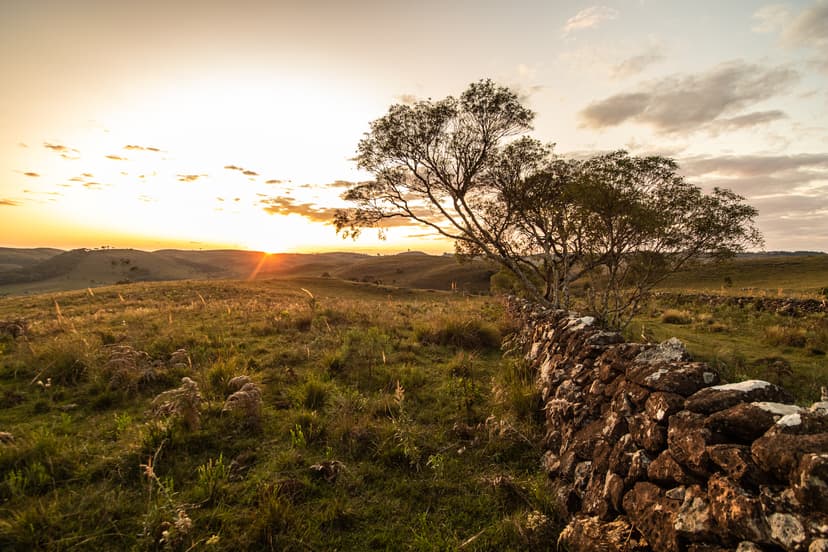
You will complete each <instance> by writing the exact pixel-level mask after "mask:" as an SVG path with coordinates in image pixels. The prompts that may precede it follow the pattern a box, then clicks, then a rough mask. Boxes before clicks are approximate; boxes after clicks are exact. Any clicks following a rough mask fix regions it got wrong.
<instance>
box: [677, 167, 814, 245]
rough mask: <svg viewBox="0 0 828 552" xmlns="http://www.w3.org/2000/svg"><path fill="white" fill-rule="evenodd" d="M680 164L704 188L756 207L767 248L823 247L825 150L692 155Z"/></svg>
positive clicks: (686, 173) (683, 171)
mask: <svg viewBox="0 0 828 552" xmlns="http://www.w3.org/2000/svg"><path fill="white" fill-rule="evenodd" d="M680 166H681V172H682V174H684V175H685V176H686V177H687V178H688V180H689V181H691V182H694V183H696V184H699V185H702V186H703V187H704V188H706V189H711V188H713V187H714V186H717V187H721V188H729V189H731V190H733V191H735V192H736V193H738V194H740V195H743V196H745V197H746V198H747V203H749V204H750V205H752V206H754V207H756V208H757V209H758V210H759V217H758V219H757V222H758V225H759V228H760V230H761V231H762V232H763V233H764V234H765V239H766V241H767V247H768V249H823V250H824V249H826V245H825V244H828V153H802V154H795V155H725V156H695V157H688V158H685V159H683V160H680Z"/></svg>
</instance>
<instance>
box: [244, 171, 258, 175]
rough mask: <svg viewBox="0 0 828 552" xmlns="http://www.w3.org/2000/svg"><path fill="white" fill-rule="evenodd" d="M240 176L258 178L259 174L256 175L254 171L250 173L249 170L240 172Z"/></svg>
mask: <svg viewBox="0 0 828 552" xmlns="http://www.w3.org/2000/svg"><path fill="white" fill-rule="evenodd" d="M242 174H243V175H245V176H259V173H257V172H256V171H250V170H244V171H242Z"/></svg>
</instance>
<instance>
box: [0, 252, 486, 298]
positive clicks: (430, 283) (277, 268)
mask: <svg viewBox="0 0 828 552" xmlns="http://www.w3.org/2000/svg"><path fill="white" fill-rule="evenodd" d="M0 260H3V261H4V263H3V264H4V266H7V267H8V268H7V269H5V270H0V294H21V293H38V292H47V291H63V290H70V289H82V288H86V287H96V286H101V285H111V284H117V283H126V282H140V281H164V280H212V279H259V280H261V279H267V278H279V277H297V276H315V277H318V276H325V277H331V278H341V279H347V280H354V281H362V282H371V283H382V284H389V285H396V286H400V287H413V288H424V289H443V290H446V289H452V285H454V286H456V288H457V289H460V290H466V291H472V292H484V291H488V289H489V277H490V276H491V274H492V273H494V269H493V268H492V267H491V266H490V265H489V264H487V263H483V262H479V261H478V262H474V263H469V264H464V265H461V264H459V263H458V262H457V261H456V260H455V259H454V258H453V257H451V256H434V255H426V254H424V253H420V254H414V253H405V254H400V255H387V256H372V255H365V254H360V253H344V252H338V253H311V254H300V253H279V254H273V255H265V254H263V253H260V252H255V251H238V250H214V251H185V250H175V249H164V250H159V251H154V252H146V251H139V250H135V249H75V250H72V251H60V250H56V249H20V250H15V249H3V250H0Z"/></svg>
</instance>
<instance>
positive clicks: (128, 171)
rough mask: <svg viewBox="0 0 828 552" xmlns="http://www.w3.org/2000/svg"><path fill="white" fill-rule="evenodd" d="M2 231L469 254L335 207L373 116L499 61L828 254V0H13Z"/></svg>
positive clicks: (778, 235) (455, 84) (82, 238)
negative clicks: (358, 232)
mask: <svg viewBox="0 0 828 552" xmlns="http://www.w3.org/2000/svg"><path fill="white" fill-rule="evenodd" d="M0 75H3V85H2V86H0V246H9V247H41V246H43V247H57V248H61V249H71V248H76V247H99V246H103V245H107V246H112V247H134V248H138V249H144V250H156V249H162V248H169V247H175V248H182V249H214V248H244V249H254V250H264V251H269V252H277V251H303V252H304V251H308V252H309V251H329V250H364V251H387V252H394V251H405V250H409V249H411V250H415V249H416V250H423V251H429V252H440V251H451V250H452V247H451V244H449V243H447V242H445V241H441V240H438V239H435V238H434V237H433V236H430V235H429V234H428V232H426V231H425V230H424V229H422V228H418V227H405V226H403V227H395V228H392V229H390V230H389V232H388V236H387V239H386V240H385V241H380V240H379V239H378V238H377V237H376V236H375V234H374V233H372V232H365V233H363V235H362V237H361V238H360V239H359V241H357V242H353V241H350V240H348V241H344V240H342V238H340V237H339V236H337V235H336V233H335V230H334V228H333V226H332V225H331V224H330V222H331V217H332V215H333V211H334V210H335V209H337V208H341V207H347V203H345V202H343V201H342V200H341V199H340V195H341V194H342V192H343V191H344V190H345V189H346V187H347V185H348V183H349V182H359V181H364V180H368V179H370V178H371V175H370V174H368V173H364V172H362V171H360V170H358V169H357V167H356V164H355V162H354V161H353V157H354V156H355V153H356V147H357V144H358V142H359V140H360V138H361V137H362V136H363V134H364V133H365V132H366V131H367V130H368V128H369V123H370V121H372V120H374V119H376V118H378V117H381V116H382V115H383V114H385V113H386V112H387V110H388V107H389V106H390V105H392V104H394V103H404V102H410V101H413V100H417V99H426V98H433V99H440V98H444V97H446V96H448V95H453V96H458V95H460V94H461V93H462V92H463V90H464V89H465V88H466V87H467V86H468V85H469V84H470V83H472V82H475V81H478V80H480V79H483V78H491V79H493V80H494V81H496V82H498V83H499V84H502V85H505V86H509V87H510V88H512V89H513V90H515V91H516V92H517V93H518V94H520V96H521V98H523V101H524V103H525V104H526V105H527V106H528V107H530V108H531V109H532V110H533V111H535V112H536V113H537V116H536V119H535V122H534V130H533V132H532V135H533V136H534V137H536V138H538V139H540V140H542V141H544V142H550V143H555V144H556V146H555V151H556V153H558V154H561V155H578V156H580V155H588V154H597V153H601V152H606V151H610V150H616V149H626V150H628V151H629V152H631V153H632V154H635V155H649V154H659V155H667V156H670V157H672V158H674V159H676V161H677V162H678V163H679V165H680V167H681V172H682V174H683V175H684V176H685V177H686V178H687V180H688V181H689V182H691V183H693V184H696V185H699V186H701V187H702V188H703V189H705V190H710V189H712V188H713V187H714V186H719V187H726V188H730V189H732V190H733V191H735V192H737V193H738V194H740V195H742V196H744V197H745V198H746V200H747V202H748V203H750V204H751V205H753V206H754V207H756V208H757V209H758V210H759V217H758V219H757V222H758V227H759V229H760V231H761V232H762V233H763V235H764V237H765V242H766V243H765V249H767V250H818V251H828V0H805V1H790V2H784V3H770V2H762V1H742V0H730V1H728V2H721V1H706V0H699V1H696V2H686V1H684V0H676V1H672V0H618V1H609V0H607V1H604V2H601V3H591V2H577V1H554V0H544V1H540V0H531V1H529V0H527V1H520V0H513V1H511V2H505V1H495V0H457V1H452V0H439V1H438V0H419V1H417V2H410V1H408V2H403V1H396V0H355V1H349V2H343V1H335V0H330V1H314V0H305V1H298V0H297V1H280V0H271V1H265V0H234V1H232V2H230V1H226V2H219V1H213V0H198V1H190V0H180V1H175V0H164V1H158V0H142V1H141V2H127V1H119V0H107V1H98V0H75V1H73V2H65V1H63V0H3V1H2V2H0Z"/></svg>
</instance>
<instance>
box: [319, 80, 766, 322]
mask: <svg viewBox="0 0 828 552" xmlns="http://www.w3.org/2000/svg"><path fill="white" fill-rule="evenodd" d="M533 117H534V114H533V113H532V112H531V111H529V110H528V109H526V108H525V107H523V106H522V105H521V104H520V101H519V100H518V98H517V96H516V95H515V94H514V93H513V92H512V91H510V90H509V89H507V88H504V87H500V86H497V85H495V84H494V83H493V82H492V81H490V80H482V81H479V82H477V83H473V84H472V85H470V86H469V88H468V89H467V90H466V91H465V92H464V93H463V94H462V95H461V96H460V98H459V99H455V98H453V97H448V98H446V99H444V100H440V101H436V102H435V101H431V100H428V101H421V102H418V103H416V104H414V105H393V106H391V108H390V109H389V111H388V113H387V114H386V115H385V116H383V117H380V118H379V119H377V120H375V121H373V122H372V123H371V129H370V132H369V133H367V134H366V136H365V138H364V139H363V140H362V141H360V143H359V146H358V151H357V163H358V165H359V166H360V168H363V169H367V170H368V171H370V172H372V173H373V174H374V176H375V180H374V181H371V182H367V183H361V184H358V185H355V186H353V187H352V188H350V189H349V190H347V191H346V192H345V194H344V195H343V197H344V198H345V199H346V200H349V201H351V202H353V203H354V204H355V207H353V208H351V209H343V210H340V211H338V212H337V213H336V216H335V221H334V222H335V225H336V228H337V232H341V233H343V235H344V236H346V237H347V236H351V237H357V236H358V235H359V233H360V231H361V230H362V229H363V228H366V227H381V226H382V225H383V224H387V220H388V219H393V218H398V217H401V218H404V219H407V220H409V221H414V222H417V223H419V224H422V225H425V226H427V227H430V228H431V229H432V230H433V231H435V232H436V233H438V234H441V235H443V236H445V237H447V238H450V239H451V240H453V241H454V244H455V248H456V251H457V254H458V255H459V256H460V257H462V258H468V257H476V256H482V257H486V258H488V259H490V260H492V261H494V262H496V263H498V264H499V265H500V266H501V267H502V268H503V269H504V270H506V271H507V272H509V273H510V274H512V275H513V276H514V277H515V278H516V279H517V281H518V282H519V283H520V285H521V286H522V287H523V288H524V289H525V290H526V293H527V294H528V295H529V296H530V297H531V298H533V299H535V300H537V301H540V302H541V303H544V304H547V305H549V306H553V307H556V308H569V307H570V306H571V302H572V292H571V290H572V286H573V283H575V282H576V281H581V282H586V289H587V291H588V293H587V294H586V307H587V308H588V309H589V310H590V311H591V312H592V313H593V314H595V315H597V316H599V317H600V318H601V319H602V320H603V321H604V322H606V323H608V324H609V325H614V326H621V325H624V324H625V323H626V322H628V321H629V318H630V317H631V316H632V313H633V312H634V311H635V308H636V306H637V305H638V303H639V302H640V300H641V299H642V298H643V297H644V295H645V294H646V293H647V292H648V291H649V290H650V289H652V287H653V286H654V285H656V284H657V283H658V282H659V281H661V280H663V279H664V278H665V277H666V276H667V275H669V274H671V273H672V272H674V271H676V270H678V269H679V268H681V267H682V266H684V265H685V264H686V263H687V262H689V261H691V260H694V259H699V258H702V257H709V258H714V259H718V258H722V257H726V256H729V255H733V254H734V253H736V252H739V251H742V250H744V249H745V247H746V246H747V245H752V244H758V243H760V242H761V238H760V236H759V234H758V232H757V231H756V229H755V228H754V226H753V219H754V218H755V216H756V210H755V209H753V208H752V207H750V206H748V205H745V204H744V203H743V198H741V197H739V196H737V195H735V194H733V193H732V192H729V191H726V190H718V189H717V190H714V192H713V193H712V194H710V195H705V194H704V193H703V192H702V191H701V190H700V189H699V188H697V187H695V186H692V185H690V184H688V183H686V182H685V181H684V180H683V178H682V177H681V176H680V175H679V174H678V173H677V169H678V167H677V165H676V163H675V162H674V161H672V160H670V159H666V158H663V157H632V156H630V155H628V154H627V153H626V152H623V151H618V152H613V153H609V154H604V155H598V156H595V157H592V158H589V159H564V158H561V157H559V156H555V155H553V154H552V146H551V145H545V144H542V143H541V142H539V141H537V140H535V139H532V138H530V137H528V136H520V135H523V134H525V133H526V132H527V131H528V130H530V128H531V126H530V125H531V122H532V119H533Z"/></svg>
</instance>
